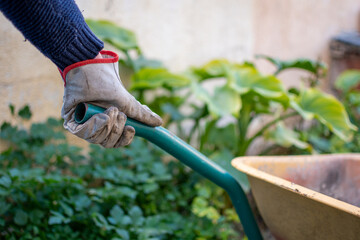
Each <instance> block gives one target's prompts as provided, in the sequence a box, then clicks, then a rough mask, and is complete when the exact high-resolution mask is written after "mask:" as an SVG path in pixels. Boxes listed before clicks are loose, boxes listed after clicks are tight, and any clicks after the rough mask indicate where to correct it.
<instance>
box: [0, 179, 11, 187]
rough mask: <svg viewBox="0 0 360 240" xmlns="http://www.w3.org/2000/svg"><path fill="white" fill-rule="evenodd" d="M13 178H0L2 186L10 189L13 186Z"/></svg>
mask: <svg viewBox="0 0 360 240" xmlns="http://www.w3.org/2000/svg"><path fill="white" fill-rule="evenodd" d="M11 182H12V181H11V178H9V177H8V176H2V177H1V178H0V186H3V187H5V188H8V187H10V186H11Z"/></svg>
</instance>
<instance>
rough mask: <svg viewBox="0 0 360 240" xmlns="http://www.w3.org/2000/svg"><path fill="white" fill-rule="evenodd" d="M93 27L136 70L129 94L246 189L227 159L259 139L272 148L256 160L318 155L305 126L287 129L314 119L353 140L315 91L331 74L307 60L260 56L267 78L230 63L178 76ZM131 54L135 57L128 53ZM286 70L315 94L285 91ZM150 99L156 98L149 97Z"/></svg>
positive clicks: (332, 103) (333, 105) (335, 104)
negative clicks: (277, 152)
mask: <svg viewBox="0 0 360 240" xmlns="http://www.w3.org/2000/svg"><path fill="white" fill-rule="evenodd" d="M88 22H89V23H91V24H90V27H92V29H93V31H95V33H96V34H97V35H99V36H103V35H106V37H103V38H102V39H103V40H104V41H106V42H108V43H110V44H112V45H113V46H114V47H116V48H117V49H118V50H120V51H121V52H123V53H124V56H125V59H122V60H120V61H119V62H120V65H122V64H124V63H125V64H126V65H127V66H128V67H130V68H131V69H132V72H133V74H132V75H131V78H130V80H131V81H130V90H131V91H132V93H133V94H134V95H135V96H137V97H138V99H139V100H140V101H142V102H144V103H146V104H147V105H148V106H150V108H151V109H153V110H154V111H155V112H157V113H159V114H160V115H161V116H162V117H163V119H164V120H165V121H164V122H165V123H164V126H165V127H171V126H176V128H175V129H176V134H177V135H178V136H180V137H181V138H183V139H184V140H186V141H188V142H191V143H192V144H194V145H196V146H197V147H198V148H199V150H200V151H201V152H203V153H205V154H206V155H208V156H210V157H211V158H212V157H213V156H220V157H219V158H216V159H217V162H218V163H219V164H220V165H222V166H223V167H224V168H225V169H226V170H228V171H230V172H232V173H233V175H235V176H236V178H237V179H238V180H239V181H240V182H242V183H243V186H244V187H245V188H248V185H247V181H246V178H245V176H244V175H242V174H241V173H238V172H237V171H234V170H233V168H232V166H231V165H230V160H231V159H232V158H234V157H235V156H243V155H246V154H247V151H248V149H249V147H250V146H251V145H252V144H253V143H254V142H255V141H256V140H257V139H259V138H265V140H266V141H267V142H271V143H272V145H270V147H269V148H265V149H262V151H261V152H259V154H266V153H268V150H269V149H273V148H274V145H275V146H281V147H285V148H287V149H292V148H295V149H298V150H299V151H300V152H302V153H312V152H314V147H313V142H312V141H310V140H309V139H308V138H306V137H304V134H306V131H304V130H301V128H302V126H300V128H298V127H297V126H296V125H295V126H291V125H290V126H289V125H288V124H286V122H285V120H286V119H289V118H294V117H297V118H300V119H302V120H301V122H304V121H311V120H317V121H318V122H319V123H321V124H322V125H323V126H325V128H323V129H324V130H325V131H327V129H329V130H330V131H331V132H333V133H334V134H335V135H336V136H338V137H339V138H340V139H342V140H343V141H349V140H350V139H351V138H352V134H353V131H354V130H355V129H356V127H355V126H354V125H353V124H351V122H350V121H349V118H348V115H347V112H346V111H345V108H344V106H343V105H342V104H341V103H340V102H339V101H338V100H337V99H336V98H334V97H333V96H331V95H329V94H326V93H324V92H322V91H321V90H319V89H318V88H317V87H316V85H317V84H318V82H319V81H320V79H321V78H322V77H324V76H325V74H326V67H325V65H324V64H322V63H321V62H318V61H312V60H309V59H296V60H291V61H282V60H279V59H275V58H271V57H268V56H263V55H259V56H257V57H258V58H264V59H266V60H268V61H270V62H271V63H272V64H274V66H275V67H276V71H275V72H274V74H272V75H263V74H261V73H260V72H259V71H258V70H257V69H256V66H255V65H254V64H252V63H249V62H244V63H232V62H229V61H227V60H225V59H218V60H213V61H210V62H209V63H207V64H205V65H203V66H200V67H191V68H189V69H187V70H186V71H185V72H184V73H182V74H174V73H171V72H170V71H168V70H167V69H166V68H165V67H164V66H163V65H162V64H159V65H158V66H154V65H153V64H147V63H149V61H147V59H146V58H145V57H144V56H143V54H142V51H141V49H140V47H139V46H138V44H137V43H136V40H135V37H127V38H126V39H131V40H132V46H133V47H132V48H127V49H125V48H123V47H119V45H118V44H114V42H116V39H118V34H111V31H106V34H103V33H102V32H103V31H105V30H104V29H106V28H107V27H108V26H110V25H111V28H113V31H114V32H117V31H122V30H121V29H122V28H119V27H117V26H116V25H115V24H112V23H109V22H103V21H93V20H88ZM102 26H104V27H102ZM115 29H117V30H116V31H115ZM128 45H130V44H128ZM134 50H135V51H136V54H129V51H134ZM134 55H135V57H132V56H134ZM139 59H142V60H143V61H141V62H144V63H145V64H143V65H141V66H140V67H139V66H138V65H136V64H134V63H136V62H137V61H138V60H139ZM152 61H153V60H152ZM152 61H150V63H151V62H152ZM159 66H161V67H159ZM287 69H299V70H303V71H306V72H308V73H309V77H308V78H306V79H305V81H306V82H307V83H308V85H310V87H303V88H301V89H296V88H291V89H289V90H287V89H285V87H284V85H283V83H282V82H281V80H280V79H279V78H278V77H277V75H278V74H279V73H281V72H282V71H286V70H287ZM213 81H215V82H216V87H215V88H214V89H212V90H210V91H209V89H207V87H206V86H207V85H208V83H210V82H213ZM159 89H161V91H158V90H159ZM146 95H151V96H152V97H151V98H145V97H144V96H146ZM149 99H150V100H149ZM259 119H266V120H265V123H264V124H263V126H262V127H261V128H260V129H258V130H257V131H255V132H254V131H251V132H250V129H251V127H252V126H253V125H255V124H254V123H255V122H256V121H258V120H259ZM224 121H225V122H226V123H225V124H224V123H223V122H224ZM185 123H187V126H189V125H190V126H191V128H190V129H189V130H188V131H186V130H185V129H184V128H183V125H184V124H185Z"/></svg>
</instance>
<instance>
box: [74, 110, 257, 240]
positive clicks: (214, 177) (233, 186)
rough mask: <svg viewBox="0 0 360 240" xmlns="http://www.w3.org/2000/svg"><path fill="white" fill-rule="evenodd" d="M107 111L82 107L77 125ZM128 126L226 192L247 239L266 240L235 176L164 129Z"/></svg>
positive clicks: (132, 122) (136, 124) (130, 121)
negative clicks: (263, 239) (263, 238)
mask: <svg viewBox="0 0 360 240" xmlns="http://www.w3.org/2000/svg"><path fill="white" fill-rule="evenodd" d="M104 110H105V109H103V108H100V107H97V106H94V105H91V104H86V103H81V104H79V105H78V106H77V107H76V109H75V121H77V122H78V123H84V122H86V121H87V120H88V119H89V118H90V117H91V116H92V115H94V114H97V113H101V112H103V111H104ZM126 124H127V125H130V126H132V127H134V128H135V132H136V133H135V135H136V136H139V137H143V138H145V139H146V140H148V141H150V142H152V143H153V144H155V145H157V146H158V147H160V148H161V149H163V150H164V151H165V152H167V153H169V154H170V155H172V156H173V157H175V158H176V159H178V160H179V161H181V162H182V163H184V164H185V165H186V166H188V167H190V168H191V169H193V170H194V171H196V172H198V173H199V174H201V175H202V176H204V177H205V178H207V179H209V180H210V181H212V182H214V183H215V184H217V185H218V186H220V187H221V188H223V189H224V190H225V191H226V192H227V193H228V194H229V196H230V198H231V201H232V203H233V205H234V207H235V209H236V212H237V214H238V215H239V218H240V221H241V223H242V225H243V227H244V231H245V233H246V235H247V237H248V238H249V239H250V240H258V239H262V236H261V233H260V230H259V228H258V225H257V223H256V221H255V218H254V215H253V213H252V211H251V208H250V205H249V202H248V201H247V198H246V195H245V193H244V191H243V189H242V187H241V186H240V184H239V183H238V182H237V181H236V180H235V178H234V177H233V176H231V175H230V174H229V173H228V172H226V171H225V170H224V169H223V168H222V167H220V166H219V165H217V164H216V163H214V162H213V161H211V160H209V159H208V158H207V157H206V156H205V155H203V154H201V153H200V152H199V151H197V150H196V149H194V148H193V147H191V146H190V145H188V144H187V143H185V142H184V141H182V140H181V139H180V138H178V137H177V136H175V135H174V134H173V133H171V132H169V131H168V130H166V129H165V128H163V127H150V126H147V125H145V124H143V123H140V122H138V121H136V120H134V119H130V118H128V119H127V121H126Z"/></svg>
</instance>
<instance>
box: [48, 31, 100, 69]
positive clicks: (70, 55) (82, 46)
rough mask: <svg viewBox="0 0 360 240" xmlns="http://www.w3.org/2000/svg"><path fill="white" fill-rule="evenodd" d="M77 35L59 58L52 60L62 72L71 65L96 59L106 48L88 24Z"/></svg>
mask: <svg viewBox="0 0 360 240" xmlns="http://www.w3.org/2000/svg"><path fill="white" fill-rule="evenodd" d="M76 35H77V36H76V38H74V39H73V40H72V41H71V42H70V43H69V44H68V45H67V46H65V48H64V49H63V50H62V51H61V52H60V54H59V55H58V56H52V58H51V59H52V60H53V62H54V63H55V64H56V65H57V66H58V67H59V68H60V69H61V70H64V69H65V68H66V67H67V66H70V65H71V64H74V63H77V62H80V61H84V60H88V59H93V58H95V57H96V56H97V55H98V54H99V52H100V50H101V49H103V47H104V43H103V42H102V41H100V40H99V39H98V38H97V37H96V36H95V35H94V34H93V33H92V31H91V30H90V29H89V27H88V26H87V25H86V24H84V25H83V27H82V28H80V29H78V30H77V34H76Z"/></svg>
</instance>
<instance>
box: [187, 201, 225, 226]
mask: <svg viewBox="0 0 360 240" xmlns="http://www.w3.org/2000/svg"><path fill="white" fill-rule="evenodd" d="M191 209H192V212H193V213H194V214H195V215H197V216H199V217H207V218H209V219H210V220H213V221H215V222H216V221H217V220H219V218H220V214H219V213H218V211H217V210H216V209H215V208H214V207H212V206H209V205H208V203H207V201H206V200H205V199H203V198H202V197H196V198H195V199H194V201H193V202H192V205H191Z"/></svg>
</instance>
